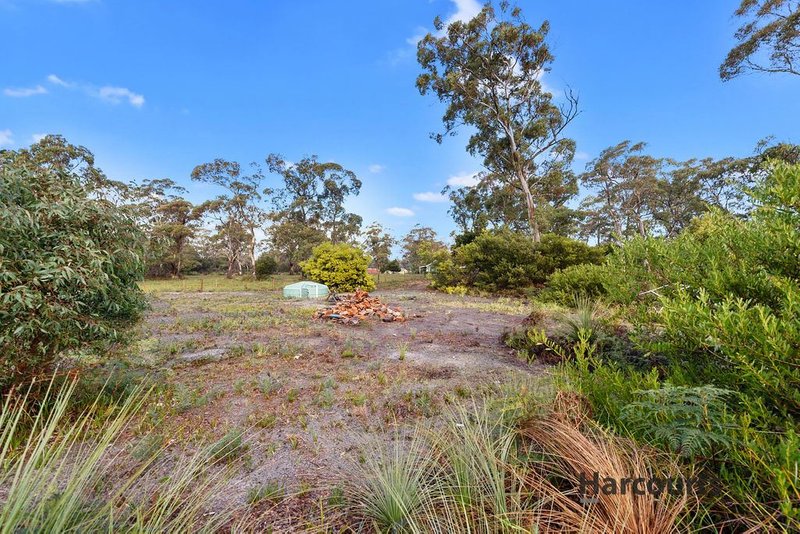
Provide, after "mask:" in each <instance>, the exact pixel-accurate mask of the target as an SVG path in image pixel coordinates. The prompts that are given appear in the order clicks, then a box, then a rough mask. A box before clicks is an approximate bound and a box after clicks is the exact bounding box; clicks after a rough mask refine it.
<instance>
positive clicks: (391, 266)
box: [383, 260, 402, 273]
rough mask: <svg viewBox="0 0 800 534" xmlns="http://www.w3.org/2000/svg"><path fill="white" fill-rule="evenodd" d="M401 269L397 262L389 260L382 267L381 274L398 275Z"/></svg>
mask: <svg viewBox="0 0 800 534" xmlns="http://www.w3.org/2000/svg"><path fill="white" fill-rule="evenodd" d="M401 269H402V267H400V262H399V261H397V260H390V261H389V262H388V263H387V264H386V265H384V266H383V272H385V273H399V272H400V270H401Z"/></svg>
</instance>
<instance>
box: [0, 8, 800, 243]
mask: <svg viewBox="0 0 800 534" xmlns="http://www.w3.org/2000/svg"><path fill="white" fill-rule="evenodd" d="M737 4H738V0H703V1H702V2H693V1H689V0H683V1H666V0H664V1H658V2H657V1H649V2H642V1H641V0H609V1H605V2H596V1H591V0H584V1H574V2H563V1H558V0H521V1H520V2H519V5H520V6H521V7H522V8H523V12H524V14H525V17H526V18H527V20H528V21H529V22H530V23H532V24H538V23H539V22H540V21H542V20H544V19H548V20H550V23H551V27H552V30H551V33H550V37H549V42H550V43H551V46H552V49H553V53H554V54H555V56H556V61H555V63H554V64H553V66H552V71H551V72H550V73H548V74H547V75H546V76H545V79H544V81H545V83H546V85H547V87H549V88H551V89H552V90H553V92H554V93H556V94H557V93H560V92H562V91H563V90H564V89H565V88H566V87H568V86H569V87H571V88H572V89H573V90H575V91H576V92H577V93H578V94H579V95H580V107H581V110H582V113H581V115H580V116H579V117H578V119H576V121H575V122H574V124H573V126H572V127H571V128H570V131H569V134H570V135H571V136H572V137H573V138H575V139H576V141H577V144H578V157H577V159H576V169H578V170H582V169H583V166H584V165H585V163H586V161H587V160H588V159H591V158H593V157H594V156H596V155H597V153H598V152H599V151H600V150H602V149H603V148H605V147H607V146H609V145H612V144H616V143H617V142H619V141H621V140H623V139H631V140H634V141H640V140H642V141H647V142H648V143H649V145H650V150H651V152H652V153H653V154H655V155H660V156H670V157H674V158H690V157H704V156H714V157H722V156H726V155H748V154H750V153H751V152H752V150H753V147H754V146H755V144H756V142H757V141H758V140H759V139H761V138H763V137H765V136H768V135H774V136H776V137H777V138H778V139H780V140H786V141H793V142H796V143H797V142H800V135H798V130H797V125H798V123H800V98H798V94H799V93H800V78H798V77H792V76H789V75H783V76H782V75H774V76H768V75H751V76H745V77H742V78H740V79H736V80H734V81H731V82H727V83H722V82H721V81H720V80H719V77H718V75H717V68H718V65H719V63H720V62H721V61H722V59H723V58H724V56H725V54H726V52H727V50H728V49H730V47H731V45H732V43H733V38H732V35H733V32H734V31H735V28H736V26H737V21H736V20H734V19H733V18H732V16H731V14H732V12H733V11H734V9H735V7H736V5H737ZM477 9H479V4H478V2H476V1H475V0H379V1H378V0H339V1H336V2H334V1H331V0H303V1H297V0H296V1H280V0H273V1H268V2H266V1H255V0H251V1H243V0H228V1H226V2H210V1H191V2H190V1H184V2H177V1H175V2H163V1H151V0H138V1H135V2H134V1H127V2H126V1H121V0H83V1H81V0H60V1H55V0H0V35H2V50H3V54H2V56H3V60H2V68H0V145H2V146H3V147H5V148H14V147H20V146H24V145H27V144H29V143H30V142H31V141H32V139H34V138H35V136H37V135H41V134H45V133H60V134H63V135H65V136H66V137H67V138H68V139H69V140H70V141H71V142H73V143H77V144H82V145H85V146H87V147H89V148H90V149H91V150H92V151H93V152H94V153H95V155H96V157H97V161H98V164H99V165H100V167H101V168H103V169H104V170H105V171H106V173H107V174H108V175H109V176H111V177H112V178H115V179H120V180H130V179H137V180H141V179H145V178H160V177H169V178H172V179H174V180H176V181H178V182H181V183H184V184H186V185H187V186H189V188H190V189H191V193H190V195H189V196H190V198H191V199H193V200H196V201H197V200H202V199H203V198H206V197H208V196H210V195H212V194H213V192H214V191H213V190H211V188H210V186H204V185H200V184H196V183H191V182H190V181H189V180H188V176H189V173H190V171H191V169H192V168H193V167H194V166H195V165H197V164H199V163H203V162H206V161H210V160H212V159H214V158H216V157H222V158H226V159H233V160H237V161H240V162H242V163H244V162H249V161H254V160H257V161H262V162H263V159H264V158H265V157H266V155H267V154H269V153H270V152H279V153H281V154H283V155H284V156H285V157H286V158H287V159H289V160H296V159H299V158H301V157H303V156H304V155H311V154H318V155H319V156H320V158H321V159H323V160H333V161H336V162H339V163H341V164H343V165H344V166H346V167H348V168H350V169H352V170H354V171H355V172H356V173H357V174H358V175H359V177H360V178H361V179H362V180H363V183H364V185H363V188H362V192H361V195H360V196H359V197H358V198H357V199H354V200H352V201H350V202H349V207H350V209H351V210H353V211H355V212H357V213H359V214H361V215H362V216H363V217H364V220H365V223H366V224H368V223H369V222H371V221H372V220H379V221H380V222H381V223H383V224H385V225H387V226H388V227H390V228H391V229H392V230H393V231H394V232H395V233H396V234H398V235H401V234H403V233H405V232H406V231H408V229H410V228H411V226H413V225H414V224H415V223H417V222H420V223H423V224H426V225H430V226H433V227H434V228H435V229H436V230H437V231H439V232H440V233H441V234H444V235H447V234H449V232H450V231H451V230H452V229H453V224H452V222H451V221H450V218H449V216H448V215H447V204H446V203H444V202H440V200H441V199H440V198H439V195H438V193H439V191H440V190H441V189H442V187H443V186H444V185H445V184H446V183H447V182H448V180H449V181H451V182H453V183H464V182H465V181H468V178H469V176H470V175H472V174H473V173H474V172H476V171H478V170H480V165H479V163H478V162H476V161H475V160H473V159H472V158H470V157H469V156H468V155H467V154H466V153H465V151H464V145H465V143H466V135H460V136H457V137H454V138H449V139H447V140H446V141H445V143H444V144H443V145H437V144H436V143H435V142H434V141H432V140H430V139H429V137H428V134H429V133H430V132H432V131H434V130H437V129H439V127H440V124H441V123H440V117H441V113H442V106H441V105H440V104H438V103H437V102H436V101H435V100H434V99H433V98H432V97H422V96H420V95H419V93H418V92H417V90H416V88H415V87H414V81H415V78H416V75H417V74H418V72H419V69H418V67H417V65H416V61H415V52H414V40H415V38H417V37H418V36H420V35H423V34H424V33H425V32H426V31H427V29H430V28H431V27H432V20H433V18H434V17H435V16H436V15H441V16H442V17H443V18H445V19H447V18H453V17H458V18H468V17H469V16H470V15H471V14H473V13H474V12H475V11H476V10H477ZM276 183H277V182H276Z"/></svg>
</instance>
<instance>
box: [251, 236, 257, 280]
mask: <svg viewBox="0 0 800 534" xmlns="http://www.w3.org/2000/svg"><path fill="white" fill-rule="evenodd" d="M250 268H251V269H252V274H253V276H255V274H256V231H255V229H254V228H251V229H250Z"/></svg>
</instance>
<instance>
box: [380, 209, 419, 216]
mask: <svg viewBox="0 0 800 534" xmlns="http://www.w3.org/2000/svg"><path fill="white" fill-rule="evenodd" d="M386 213H388V214H389V215H394V216H395V217H413V216H414V212H413V211H411V210H410V209H408V208H398V207H393V208H389V209H387V210H386Z"/></svg>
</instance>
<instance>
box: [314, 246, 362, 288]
mask: <svg viewBox="0 0 800 534" xmlns="http://www.w3.org/2000/svg"><path fill="white" fill-rule="evenodd" d="M369 263H370V257H369V256H368V255H366V254H365V253H364V252H363V251H362V250H361V249H358V248H355V247H351V246H350V245H345V244H339V245H334V244H333V243H323V244H322V245H319V246H317V247H315V248H314V251H313V253H312V255H311V258H310V259H309V260H307V261H304V262H303V263H302V264H301V267H302V269H303V274H304V275H305V276H306V277H307V278H308V279H309V280H313V281H314V282H319V283H320V284H325V285H326V286H328V287H329V288H330V289H332V290H333V291H354V290H356V289H358V288H361V289H364V290H366V291H371V290H373V289H375V280H374V279H373V278H372V277H371V276H370V275H369V274H368V273H367V267H369Z"/></svg>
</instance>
